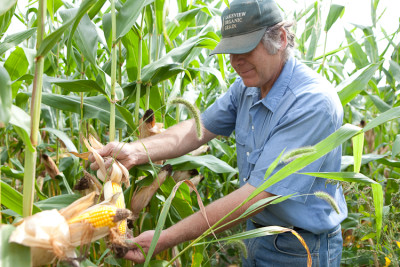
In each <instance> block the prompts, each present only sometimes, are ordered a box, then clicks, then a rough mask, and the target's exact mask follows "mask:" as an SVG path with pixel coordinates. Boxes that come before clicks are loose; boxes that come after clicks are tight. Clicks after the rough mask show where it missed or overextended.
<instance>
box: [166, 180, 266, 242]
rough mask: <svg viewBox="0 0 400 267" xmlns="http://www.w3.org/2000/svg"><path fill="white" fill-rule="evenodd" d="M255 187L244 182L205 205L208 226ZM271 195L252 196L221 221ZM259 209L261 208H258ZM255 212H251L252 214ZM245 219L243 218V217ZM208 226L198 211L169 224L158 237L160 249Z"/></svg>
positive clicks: (197, 234)
mask: <svg viewBox="0 0 400 267" xmlns="http://www.w3.org/2000/svg"><path fill="white" fill-rule="evenodd" d="M254 189H255V188H254V187H253V186H251V185H248V184H246V185H245V186H243V187H241V188H240V189H237V190H235V191H234V192H232V193H231V194H229V195H227V196H225V197H223V198H221V199H219V200H217V201H215V202H213V203H211V204H210V205H208V206H207V207H206V213H207V218H208V222H209V224H210V226H212V225H213V224H215V223H216V222H218V221H219V220H220V219H222V218H223V217H224V216H225V215H226V214H228V213H229V212H231V211H232V210H233V209H234V208H236V207H237V206H239V205H240V204H241V203H242V202H243V201H244V200H245V199H246V198H247V197H248V196H249V195H250V194H251V193H252V192H253V190H254ZM269 196H272V195H271V194H269V193H267V192H265V191H263V192H261V193H260V194H259V195H258V196H256V197H254V198H253V199H252V200H251V201H249V202H248V203H246V204H245V205H244V206H242V207H241V208H239V209H238V210H237V211H235V212H234V213H232V214H231V215H230V216H229V217H228V218H227V219H225V221H224V222H223V223H222V224H224V223H227V222H229V221H231V220H233V219H236V218H238V217H239V216H240V215H241V214H243V212H245V211H246V209H247V208H248V207H250V206H251V205H252V204H254V203H255V202H257V201H258V200H260V199H263V198H267V197H269ZM260 211H261V210H260ZM254 214H256V213H253V214H252V215H254ZM244 219H245V218H244ZM244 219H242V220H240V221H236V222H234V223H231V224H229V225H227V226H226V227H224V228H223V229H220V230H219V231H218V232H220V231H223V230H226V229H227V228H230V227H233V226H234V225H236V224H238V223H240V222H241V221H243V220H244ZM222 224H221V225H222ZM208 228H209V225H208V223H207V221H206V219H205V218H204V215H203V214H202V213H201V212H200V211H199V212H196V213H195V214H193V215H191V216H189V217H187V218H185V219H184V220H182V221H180V222H179V223H177V224H175V225H173V226H171V227H170V228H168V229H166V230H164V231H163V232H162V235H161V237H160V240H159V242H160V245H161V246H162V248H161V250H164V249H166V248H169V247H173V246H175V245H177V244H179V243H182V242H185V241H189V240H192V239H196V238H197V237H199V236H200V235H201V234H202V233H204V232H205V231H206V230H207V229H208Z"/></svg>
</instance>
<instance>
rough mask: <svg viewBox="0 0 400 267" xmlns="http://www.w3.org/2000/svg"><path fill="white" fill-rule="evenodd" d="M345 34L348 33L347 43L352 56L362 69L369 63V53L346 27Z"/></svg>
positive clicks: (358, 67) (357, 65)
mask: <svg viewBox="0 0 400 267" xmlns="http://www.w3.org/2000/svg"><path fill="white" fill-rule="evenodd" d="M345 34H346V39H347V43H348V45H349V50H350V53H351V56H352V57H351V58H352V60H353V61H354V63H355V64H356V67H357V69H362V68H364V67H365V66H367V65H368V63H369V61H368V57H367V54H365V53H364V51H363V50H362V48H361V45H359V44H358V43H357V42H356V40H354V38H353V36H352V35H351V33H350V32H349V31H347V30H346V29H345Z"/></svg>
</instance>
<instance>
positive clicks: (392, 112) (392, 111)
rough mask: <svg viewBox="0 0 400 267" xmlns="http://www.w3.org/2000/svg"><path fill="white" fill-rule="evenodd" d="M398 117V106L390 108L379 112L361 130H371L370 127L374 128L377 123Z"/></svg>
mask: <svg viewBox="0 0 400 267" xmlns="http://www.w3.org/2000/svg"><path fill="white" fill-rule="evenodd" d="M398 117H400V107H395V108H392V109H390V110H388V111H386V112H384V113H381V114H380V115H379V116H378V117H376V118H375V119H372V120H371V121H370V122H369V123H368V124H367V125H365V127H364V128H363V131H364V132H366V131H368V130H371V129H372V128H375V127H376V126H378V125H381V124H382V123H385V122H387V121H389V120H393V119H396V118H398Z"/></svg>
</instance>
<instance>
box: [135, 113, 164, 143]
mask: <svg viewBox="0 0 400 267" xmlns="http://www.w3.org/2000/svg"><path fill="white" fill-rule="evenodd" d="M138 130H139V139H142V138H146V137H149V136H153V135H156V134H159V133H161V132H163V131H165V129H164V124H163V123H157V122H156V119H155V116H154V112H153V110H152V109H148V110H146V112H145V113H144V115H143V117H142V118H141V119H140V120H139V129H138Z"/></svg>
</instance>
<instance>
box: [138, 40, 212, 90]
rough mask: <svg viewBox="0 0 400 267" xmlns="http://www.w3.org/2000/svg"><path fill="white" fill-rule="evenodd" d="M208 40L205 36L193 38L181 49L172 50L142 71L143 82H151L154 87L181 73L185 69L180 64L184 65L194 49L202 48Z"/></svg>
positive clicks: (181, 46) (180, 47) (183, 44)
mask: <svg viewBox="0 0 400 267" xmlns="http://www.w3.org/2000/svg"><path fill="white" fill-rule="evenodd" d="M207 39H208V38H205V37H204V36H195V37H192V38H190V39H188V40H186V41H185V42H184V43H182V44H181V45H180V46H179V47H176V48H174V49H172V50H171V51H170V52H169V53H168V54H166V55H165V56H163V57H162V58H160V59H159V60H157V61H154V62H152V63H150V64H148V65H146V66H145V67H144V68H143V69H142V81H143V82H151V83H152V84H153V85H154V84H156V83H157V82H159V81H162V80H163V79H167V78H169V77H171V76H173V75H176V74H177V73H179V72H181V71H182V70H183V69H182V68H181V67H180V65H179V63H182V62H183V61H184V60H185V59H186V58H187V57H188V55H189V54H190V52H191V51H192V49H193V48H194V47H199V46H201V45H202V43H203V41H206V40H207ZM166 72H167V73H166ZM168 72H171V73H168ZM161 77H162V78H161Z"/></svg>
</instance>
